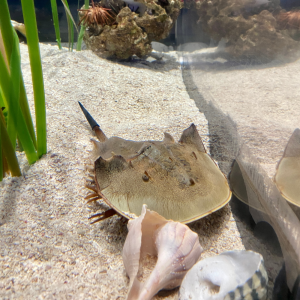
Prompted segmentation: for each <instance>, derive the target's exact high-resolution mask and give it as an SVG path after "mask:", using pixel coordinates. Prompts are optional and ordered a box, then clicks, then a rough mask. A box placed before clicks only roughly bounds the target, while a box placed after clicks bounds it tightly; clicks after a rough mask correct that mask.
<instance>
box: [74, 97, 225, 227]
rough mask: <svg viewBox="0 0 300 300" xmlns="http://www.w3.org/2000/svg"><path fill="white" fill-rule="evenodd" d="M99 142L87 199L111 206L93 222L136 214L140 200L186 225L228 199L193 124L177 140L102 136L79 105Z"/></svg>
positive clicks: (131, 216) (223, 183)
mask: <svg viewBox="0 0 300 300" xmlns="http://www.w3.org/2000/svg"><path fill="white" fill-rule="evenodd" d="M79 104H80V107H81V109H82V110H83V112H84V114H85V116H86V118H87V120H88V121H89V123H90V125H91V127H92V129H93V130H94V131H95V133H96V136H97V137H98V139H99V142H98V141H95V140H92V141H93V142H94V145H95V151H96V153H97V156H98V158H97V159H96V161H95V163H94V170H93V174H92V176H93V182H92V183H93V185H92V186H87V187H88V188H90V189H91V190H92V191H93V192H92V193H91V194H89V195H88V196H87V197H86V199H89V201H93V200H95V201H96V200H98V199H103V201H104V202H105V203H106V204H107V205H108V206H110V207H111V209H109V210H108V211H106V212H103V213H100V214H96V215H94V216H92V217H98V219H97V220H96V221H95V222H97V221H100V220H103V219H105V218H107V217H110V216H111V215H113V214H115V213H118V214H120V215H122V216H124V217H125V218H127V219H132V218H135V217H138V216H139V215H140V212H141V210H142V206H143V204H147V206H148V208H149V209H151V210H154V211H156V212H157V213H159V214H160V215H162V216H163V217H165V218H166V219H172V220H174V221H179V222H182V223H190V222H192V221H195V220H197V219H200V218H202V217H204V216H206V215H208V214H210V213H212V212H214V211H216V210H218V209H220V208H221V207H223V206H224V205H225V204H227V203H228V201H229V200H230V198H231V191H230V189H229V185H228V183H227V179H226V178H225V176H224V175H223V173H222V172H221V171H220V169H219V168H218V166H217V164H216V163H215V162H214V161H213V159H212V158H211V157H210V156H209V155H208V154H207V153H206V151H205V148H204V146H203V143H202V140H201V137H200V136H199V134H198V131H197V129H196V126H195V125H194V124H192V125H191V126H190V127H189V128H187V129H185V130H184V131H183V133H182V136H181V138H180V140H179V141H178V143H176V142H175V141H174V139H173V137H172V136H171V135H170V134H168V133H165V137H164V139H163V140H162V141H130V140H125V139H122V138H119V137H111V138H107V137H106V136H105V134H104V133H103V131H102V130H101V129H100V127H99V125H98V124H97V123H96V121H95V120H94V119H93V118H92V117H91V115H90V114H89V113H88V112H87V111H86V109H85V108H84V107H83V106H82V104H81V103H79Z"/></svg>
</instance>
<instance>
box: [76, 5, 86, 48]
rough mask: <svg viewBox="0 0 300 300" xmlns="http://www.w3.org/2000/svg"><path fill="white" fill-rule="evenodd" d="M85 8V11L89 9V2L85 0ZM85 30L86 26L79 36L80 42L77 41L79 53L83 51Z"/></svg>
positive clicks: (82, 28)
mask: <svg viewBox="0 0 300 300" xmlns="http://www.w3.org/2000/svg"><path fill="white" fill-rule="evenodd" d="M84 8H85V9H88V8H89V0H84ZM85 28H86V27H85V26H83V25H81V28H80V32H79V35H78V40H77V48H76V50H77V51H81V44H82V40H83V35H84V32H85Z"/></svg>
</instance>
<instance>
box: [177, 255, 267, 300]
mask: <svg viewBox="0 0 300 300" xmlns="http://www.w3.org/2000/svg"><path fill="white" fill-rule="evenodd" d="M267 284H268V275H267V272H266V269H265V267H264V260H263V257H262V256H261V255H260V254H259V253H256V252H253V251H245V250H243V251H228V252H224V253H222V254H220V255H217V256H213V257H209V258H206V259H204V260H201V261H199V262H198V263H196V264H195V265H194V266H193V268H191V270H190V271H189V272H188V273H187V274H186V276H185V277H184V279H183V281H182V284H181V287H180V290H179V300H242V299H248V300H254V299H255V300H262V299H265V298H266V295H267Z"/></svg>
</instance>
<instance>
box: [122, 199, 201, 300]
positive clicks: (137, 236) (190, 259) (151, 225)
mask: <svg viewBox="0 0 300 300" xmlns="http://www.w3.org/2000/svg"><path fill="white" fill-rule="evenodd" d="M128 231H129V232H128V235H127V238H126V241H125V244H124V248H123V254H122V256H123V262H124V266H125V270H126V273H127V275H128V276H129V278H130V284H129V292H128V295H127V299H128V300H147V299H151V298H152V297H153V296H154V295H155V294H156V293H157V292H158V291H160V290H161V289H173V288H175V287H177V286H179V285H180V284H181V281H182V279H183V277H184V276H185V274H186V272H187V271H188V270H189V269H190V268H191V267H192V266H193V265H194V264H195V263H196V262H197V260H198V259H199V257H200V255H201V252H202V247H201V246H200V243H199V238H198V235H197V234H196V233H195V232H193V231H191V230H190V229H189V227H187V226H186V225H184V224H181V223H179V222H174V221H168V220H166V219H165V218H163V217H162V216H160V215H159V214H158V213H156V212H153V211H150V210H147V206H146V205H145V204H144V205H143V208H142V213H141V215H140V216H139V217H138V218H136V219H134V220H130V221H129V222H128ZM147 254H149V255H151V256H157V262H156V265H155V267H154V269H153V271H152V273H151V274H150V276H149V277H148V278H147V280H146V281H145V282H144V283H141V282H140V281H139V280H138V278H137V276H138V272H139V270H140V268H141V266H140V262H141V261H142V259H143V257H145V256H146V255H147Z"/></svg>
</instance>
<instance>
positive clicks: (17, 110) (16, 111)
mask: <svg viewBox="0 0 300 300" xmlns="http://www.w3.org/2000/svg"><path fill="white" fill-rule="evenodd" d="M21 3H22V10H23V17H24V23H25V28H26V38H27V44H28V52H29V58H30V66H31V73H32V83H33V93H34V103H35V115H36V134H35V131H34V127H33V122H32V118H31V114H30V109H29V105H28V100H27V95H26V91H25V86H24V81H23V76H22V72H21V59H20V49H19V39H18V36H17V34H16V32H15V31H14V29H13V27H12V25H11V21H10V14H9V9H8V3H7V0H0V32H1V36H0V44H1V45H2V46H1V45H0V50H1V51H0V69H1V72H0V106H1V109H0V150H1V151H0V180H2V178H3V176H4V175H5V173H6V172H8V171H10V173H11V175H12V176H20V175H21V172H20V168H19V165H18V161H17V158H16V154H15V149H16V142H17V140H18V144H19V148H22V149H24V151H25V154H26V157H27V159H28V162H29V164H33V163H34V162H35V161H36V160H37V159H38V158H39V157H41V156H42V155H43V154H45V153H46V152H47V135H46V133H47V132H46V108H45V92H44V81H43V73H42V64H41V58H40V49H39V39H38V32H37V24H36V16H35V9H34V3H33V0H22V1H21ZM2 109H3V111H2Z"/></svg>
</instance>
